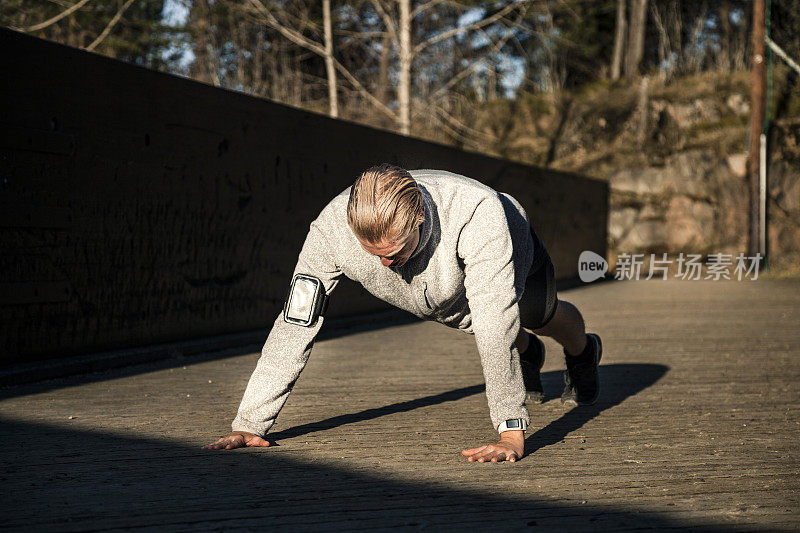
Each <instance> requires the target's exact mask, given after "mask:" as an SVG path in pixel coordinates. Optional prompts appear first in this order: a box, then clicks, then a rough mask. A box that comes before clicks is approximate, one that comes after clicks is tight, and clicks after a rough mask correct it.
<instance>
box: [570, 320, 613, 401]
mask: <svg viewBox="0 0 800 533" xmlns="http://www.w3.org/2000/svg"><path fill="white" fill-rule="evenodd" d="M586 342H588V343H591V345H590V346H591V353H589V354H588V356H580V357H571V356H567V357H566V359H567V370H566V371H564V393H563V394H562V395H561V403H563V404H564V405H569V406H576V405H592V404H594V402H595V401H597V396H598V395H599V394H600V377H599V376H598V373H597V366H598V365H599V364H600V358H601V357H602V356H603V343H602V342H601V341H600V337H599V336H598V335H596V334H594V333H587V334H586Z"/></svg>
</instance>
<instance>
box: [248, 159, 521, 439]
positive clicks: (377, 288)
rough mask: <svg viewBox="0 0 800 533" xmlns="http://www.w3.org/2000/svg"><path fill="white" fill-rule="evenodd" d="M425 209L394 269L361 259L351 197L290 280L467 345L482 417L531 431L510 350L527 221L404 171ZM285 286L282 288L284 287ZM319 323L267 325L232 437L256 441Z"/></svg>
mask: <svg viewBox="0 0 800 533" xmlns="http://www.w3.org/2000/svg"><path fill="white" fill-rule="evenodd" d="M410 173H411V176H412V177H413V178H414V179H415V180H416V181H417V183H418V184H419V186H420V188H421V190H422V195H423V203H424V206H425V222H424V223H423V224H422V228H421V229H422V233H421V235H420V240H419V244H418V245H417V248H416V249H415V250H414V252H413V254H412V256H411V257H410V258H409V260H408V261H407V262H406V263H405V264H403V265H402V266H399V267H385V266H383V265H381V262H380V258H379V257H377V256H375V255H372V254H370V253H368V252H367V251H366V250H364V249H363V248H362V247H361V245H360V243H359V242H358V240H357V239H356V237H355V235H354V234H353V232H352V231H351V230H350V227H349V226H348V224H347V201H348V198H349V195H350V187H348V188H347V189H345V190H344V191H342V192H341V193H340V194H339V195H337V196H336V197H335V198H334V199H333V200H331V201H330V203H328V205H327V206H325V208H324V209H323V210H322V212H321V213H320V214H319V216H318V217H317V219H316V220H314V221H313V222H312V223H311V225H310V229H309V232H308V235H307V236H306V240H305V243H304V244H303V248H302V250H301V251H300V256H299V257H298V260H297V265H296V266H295V269H294V274H297V273H302V274H309V275H312V276H315V277H317V278H319V279H320V280H322V283H323V285H324V287H325V291H326V293H328V294H330V293H331V292H332V291H333V290H334V289H335V288H336V285H337V284H338V282H339V278H340V277H341V276H342V275H344V276H347V277H348V278H350V279H352V280H354V281H357V282H359V283H360V284H361V285H363V286H364V288H365V289H367V290H368V291H369V292H370V293H372V294H373V295H375V296H376V297H378V298H380V299H381V300H384V301H386V302H388V303H390V304H392V305H394V306H396V307H399V308H401V309H405V310H406V311H409V312H411V313H413V314H415V315H417V316H418V317H420V318H423V319H426V320H435V321H437V322H441V323H442V324H445V325H447V326H450V327H453V328H458V329H460V330H462V331H465V332H467V333H471V334H474V335H475V341H476V343H477V347H478V352H479V353H480V360H481V365H482V366H483V375H484V378H485V380H486V398H487V400H488V402H489V415H490V417H491V420H492V423H493V424H494V427H495V429H497V428H498V426H499V425H500V424H501V423H503V421H505V420H508V419H512V418H522V419H524V420H525V421H526V422H529V421H530V417H529V415H528V410H527V408H526V407H525V387H524V385H523V382H522V374H521V371H520V365H519V352H518V351H517V349H516V347H515V345H514V340H515V339H516V336H517V333H518V331H519V327H520V318H519V308H518V306H517V302H518V301H519V299H520V297H521V296H522V292H523V290H524V289H525V278H526V277H527V275H528V270H529V269H530V267H531V264H532V263H533V259H534V257H533V256H534V241H533V238H532V236H531V232H530V224H529V221H528V216H527V214H526V213H525V210H524V209H523V208H522V206H521V205H520V204H519V202H517V201H516V200H515V199H514V198H512V197H511V196H509V195H507V194H504V193H498V192H496V191H495V190H493V189H492V188H490V187H488V186H486V185H484V184H482V183H480V182H478V181H475V180H473V179H471V178H467V177H465V176H461V175H459V174H453V173H451V172H446V171H442V170H412V171H410ZM287 281H288V280H287ZM323 322H324V318H323V317H320V319H319V320H317V322H316V323H315V324H314V325H313V326H311V327H306V326H300V325H296V324H290V323H288V322H286V321H284V319H283V312H281V313H279V314H278V316H277V317H276V319H275V323H274V324H273V327H272V330H271V331H270V333H269V336H268V337H267V341H266V343H264V347H263V349H262V350H261V358H260V359H259V360H258V364H257V365H256V369H255V371H254V372H253V375H252V376H251V377H250V382H249V383H248V385H247V389H246V390H245V393H244V397H243V398H242V403H241V405H240V406H239V412H238V414H237V416H236V418H235V419H234V421H233V424H232V428H233V430H234V431H248V432H251V433H255V434H257V435H261V436H264V435H265V434H266V432H267V431H268V430H269V428H270V427H272V425H273V424H274V423H275V418H276V417H277V416H278V412H279V411H280V410H281V408H282V407H283V404H284V403H285V402H286V399H287V398H288V396H289V392H291V390H292V387H293V385H294V383H295V381H296V380H297V378H298V376H299V375H300V372H301V371H302V370H303V368H304V367H305V365H306V363H307V362H308V357H309V355H310V354H311V348H312V346H313V343H314V338H315V337H316V335H317V333H318V332H319V330H320V328H321V327H322V324H323Z"/></svg>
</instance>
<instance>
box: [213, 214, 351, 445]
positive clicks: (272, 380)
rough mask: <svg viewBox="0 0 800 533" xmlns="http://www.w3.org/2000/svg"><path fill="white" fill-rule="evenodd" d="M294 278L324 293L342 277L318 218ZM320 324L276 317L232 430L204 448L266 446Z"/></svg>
mask: <svg viewBox="0 0 800 533" xmlns="http://www.w3.org/2000/svg"><path fill="white" fill-rule="evenodd" d="M318 220H319V219H318ZM297 274H306V275H309V276H313V277H315V278H318V279H319V280H320V281H322V285H323V288H324V290H325V293H326V294H328V295H329V294H330V293H331V292H332V291H333V290H334V288H335V287H336V285H337V284H338V283H339V278H340V277H341V275H342V272H341V271H340V270H339V268H338V266H337V265H336V264H335V262H334V261H333V258H332V254H331V253H330V250H329V247H328V243H327V240H326V238H325V236H324V234H323V232H322V230H321V228H320V227H319V225H318V221H317V220H315V221H314V222H312V223H311V227H310V229H309V232H308V235H307V236H306V240H305V243H304V244H303V248H302V250H301V251H300V255H299V257H298V260H297V265H296V266H295V269H294V273H293V276H292V279H294V276H295V275H297ZM323 321H324V318H323V317H321V316H320V317H319V318H318V319H317V320H316V322H314V323H313V324H312V325H310V326H303V325H299V324H294V323H289V322H286V321H285V320H284V313H283V310H281V312H280V313H278V316H277V317H276V319H275V322H274V323H273V326H272V330H271V331H270V333H269V336H268V337H267V340H266V342H265V343H264V347H263V348H262V350H261V357H260V358H259V360H258V364H257V365H256V368H255V370H254V371H253V374H252V376H250V381H249V382H248V384H247V389H246V390H245V393H244V396H243V398H242V402H241V404H240V406H239V411H238V413H237V415H236V418H235V419H234V420H233V423H232V424H231V427H232V430H233V432H232V433H231V435H229V436H228V437H224V438H223V439H220V440H219V441H217V442H216V443H213V444H210V445H208V446H206V448H213V449H220V448H231V447H234V448H235V447H239V446H265V445H268V443H266V441H264V440H263V438H261V437H263V436H264V435H266V433H267V431H268V430H269V428H270V427H272V425H273V424H274V423H275V419H276V417H277V416H278V413H279V412H280V410H281V408H282V407H283V405H284V403H286V400H287V398H288V397H289V393H290V392H291V390H292V387H293V386H294V384H295V382H296V381H297V378H298V377H299V376H300V372H301V371H302V370H303V368H304V367H305V365H306V363H307V362H308V358H309V356H310V355H311V349H312V347H313V345H314V339H315V337H316V336H317V333H319V330H320V328H321V327H322V323H323ZM251 442H252V443H251Z"/></svg>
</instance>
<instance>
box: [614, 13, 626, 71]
mask: <svg viewBox="0 0 800 533" xmlns="http://www.w3.org/2000/svg"><path fill="white" fill-rule="evenodd" d="M627 25H628V23H627V21H626V17H625V0H617V24H616V31H615V32H614V52H613V54H612V57H611V79H612V80H614V81H616V80H618V79H619V76H620V71H621V70H622V56H623V51H624V50H625V34H626V30H627Z"/></svg>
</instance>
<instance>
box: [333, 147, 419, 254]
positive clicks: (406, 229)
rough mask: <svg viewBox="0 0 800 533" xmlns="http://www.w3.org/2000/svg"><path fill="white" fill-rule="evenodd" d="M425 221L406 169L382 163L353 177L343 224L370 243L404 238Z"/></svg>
mask: <svg viewBox="0 0 800 533" xmlns="http://www.w3.org/2000/svg"><path fill="white" fill-rule="evenodd" d="M424 219H425V208H424V206H423V203H422V191H421V190H420V188H419V186H418V185H417V182H416V181H414V178H412V177H411V174H409V173H408V171H407V170H405V169H403V168H400V167H397V166H394V165H390V164H388V163H384V164H382V165H378V166H374V167H371V168H368V169H367V170H365V171H364V172H363V173H362V174H361V175H360V176H359V177H358V178H356V181H355V183H353V187H352V188H351V189H350V199H349V200H348V202H347V224H348V225H349V226H350V229H352V230H353V233H355V235H356V237H358V238H359V239H361V240H364V241H367V242H369V243H372V244H376V243H379V242H381V241H383V240H387V241H393V242H399V241H402V240H405V239H406V238H408V236H409V235H411V233H412V232H413V231H414V230H415V229H416V227H417V225H419V224H420V223H421V222H422V221H423V220H424Z"/></svg>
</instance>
